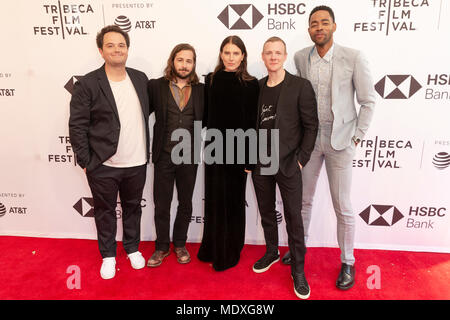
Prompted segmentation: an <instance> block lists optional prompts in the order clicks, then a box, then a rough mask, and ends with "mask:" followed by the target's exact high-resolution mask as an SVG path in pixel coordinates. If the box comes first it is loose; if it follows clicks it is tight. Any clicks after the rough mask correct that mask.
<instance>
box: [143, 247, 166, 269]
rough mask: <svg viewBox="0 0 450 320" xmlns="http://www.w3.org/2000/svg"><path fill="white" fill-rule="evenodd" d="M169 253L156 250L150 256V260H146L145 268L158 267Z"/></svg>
mask: <svg viewBox="0 0 450 320" xmlns="http://www.w3.org/2000/svg"><path fill="white" fill-rule="evenodd" d="M169 253H170V251H166V252H164V251H161V250H156V251H155V252H153V254H152V256H151V257H150V259H148V262H147V267H158V266H160V265H161V263H162V262H163V260H164V258H165V257H167V256H168V255H169Z"/></svg>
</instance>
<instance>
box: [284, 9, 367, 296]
mask: <svg viewBox="0 0 450 320" xmlns="http://www.w3.org/2000/svg"><path fill="white" fill-rule="evenodd" d="M335 31H336V21H335V18H334V13H333V10H332V9H331V8H329V7H327V6H319V7H316V8H314V9H313V10H312V11H311V13H310V16H309V28H308V32H309V35H310V37H311V40H312V41H313V42H314V44H315V45H314V46H312V47H308V48H305V49H302V50H300V51H298V52H297V53H296V54H295V57H294V61H295V65H296V67H297V70H298V72H299V75H300V76H301V77H304V78H306V79H308V80H309V81H311V83H312V85H313V88H314V91H315V93H316V97H317V107H318V110H317V111H318V116H319V133H318V136H317V140H316V145H315V147H314V151H313V152H312V154H311V159H310V161H309V162H308V164H307V165H306V166H305V167H304V168H303V171H302V176H303V205H302V216H303V223H304V228H305V238H307V237H308V227H309V224H310V220H311V212H312V202H313V197H314V193H315V190H316V185H317V180H318V178H319V175H320V171H321V168H322V165H323V163H324V162H325V168H326V171H327V177H328V184H329V189H330V193H331V198H332V201H333V207H334V211H335V213H336V218H337V240H338V244H339V247H340V249H341V271H340V274H339V276H338V279H337V281H336V286H337V287H338V288H339V289H341V290H347V289H350V288H351V287H352V286H353V285H354V283H355V268H354V263H355V257H354V255H353V247H354V237H355V217H354V214H353V209H352V204H351V201H350V189H351V182H352V160H353V156H354V154H355V148H356V146H357V145H358V143H359V142H360V141H361V139H363V138H364V135H365V134H366V132H367V130H368V129H369V125H370V122H371V119H372V115H373V111H374V107H375V91H374V86H373V82H372V77H371V75H370V70H369V66H368V62H367V60H366V59H365V57H364V55H363V54H362V53H361V52H360V51H358V50H355V49H351V48H347V47H343V46H340V45H338V44H337V43H334V41H333V33H334V32H335ZM355 96H356V101H357V102H358V104H359V108H358V109H359V112H358V111H357V108H356V105H355ZM289 260H290V259H289V255H287V256H285V257H284V258H283V262H287V263H288V262H289Z"/></svg>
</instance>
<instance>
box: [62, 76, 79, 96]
mask: <svg viewBox="0 0 450 320" xmlns="http://www.w3.org/2000/svg"><path fill="white" fill-rule="evenodd" d="M81 78H83V76H72V77H71V78H70V79H69V81H67V83H66V84H65V85H64V89H66V90H67V91H68V92H69V93H70V94H72V93H73V86H74V85H75V83H76V82H77V81H78V80H80V79H81Z"/></svg>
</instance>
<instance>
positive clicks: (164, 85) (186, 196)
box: [147, 43, 204, 267]
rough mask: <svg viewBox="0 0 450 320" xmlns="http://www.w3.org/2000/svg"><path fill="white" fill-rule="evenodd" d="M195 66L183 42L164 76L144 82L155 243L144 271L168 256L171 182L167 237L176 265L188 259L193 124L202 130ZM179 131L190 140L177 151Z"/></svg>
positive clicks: (196, 144)
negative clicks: (173, 208) (151, 120)
mask: <svg viewBox="0 0 450 320" xmlns="http://www.w3.org/2000/svg"><path fill="white" fill-rule="evenodd" d="M195 65H196V53H195V49H194V48H193V47H192V46H191V45H189V44H187V43H182V44H179V45H177V46H175V48H173V50H172V52H171V54H170V57H169V59H168V61H167V67H166V69H165V75H164V76H163V77H161V78H159V79H152V80H150V81H149V83H148V91H149V96H150V113H152V112H153V111H154V112H155V119H156V122H155V125H154V127H153V132H154V134H153V146H152V162H153V163H154V165H155V176H154V187H153V198H154V203H155V228H156V242H155V251H154V253H153V254H152V256H151V257H150V259H149V260H148V263H147V266H149V267H157V266H159V265H161V263H162V262H163V260H164V258H165V257H166V256H168V255H169V253H170V250H169V249H170V234H169V232H170V205H171V203H172V196H173V186H174V183H175V184H176V187H177V193H178V209H177V215H176V218H175V223H174V226H173V236H172V240H173V244H174V251H175V253H176V255H177V260H178V262H179V263H182V264H185V263H188V262H190V261H191V258H190V255H189V252H188V251H187V250H186V246H185V245H186V240H187V232H188V228H189V224H190V221H191V216H192V195H193V193H194V186H195V180H196V177H197V163H198V159H199V157H200V154H199V153H200V142H201V141H198V139H196V140H194V136H196V137H198V138H200V139H201V136H200V135H198V134H197V135H195V134H194V121H198V122H196V124H197V127H196V128H197V129H200V130H201V120H202V118H203V104H204V102H203V100H204V98H203V96H204V85H203V84H202V83H199V80H198V76H197V74H196V72H195ZM198 126H199V127H198ZM180 129H181V130H180ZM180 132H184V133H186V134H187V135H184V139H189V141H182V142H181V143H180V145H184V146H187V147H186V148H184V149H182V150H181V152H180V150H179V148H178V146H179V145H178V146H177V144H178V142H177V141H173V140H176V139H174V137H175V136H176V135H177V134H178V133H180ZM181 136H183V135H181ZM180 153H181V154H180Z"/></svg>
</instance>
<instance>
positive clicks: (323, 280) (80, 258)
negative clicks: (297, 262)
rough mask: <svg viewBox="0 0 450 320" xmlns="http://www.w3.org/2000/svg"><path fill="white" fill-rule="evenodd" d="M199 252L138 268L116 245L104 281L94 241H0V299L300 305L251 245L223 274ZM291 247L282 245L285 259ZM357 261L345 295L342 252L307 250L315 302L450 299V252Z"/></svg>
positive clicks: (282, 274) (359, 256)
mask: <svg viewBox="0 0 450 320" xmlns="http://www.w3.org/2000/svg"><path fill="white" fill-rule="evenodd" d="M198 247H199V244H188V246H187V248H188V250H189V252H190V253H191V256H192V262H191V263H189V264H187V265H180V264H178V263H177V261H176V257H175V254H174V253H173V252H172V253H171V254H170V255H169V256H168V257H167V258H166V259H165V261H164V263H163V264H162V265H161V266H160V267H158V268H147V267H145V268H144V269H141V270H134V269H132V268H131V266H130V263H129V261H128V260H127V257H126V254H125V252H124V250H123V247H122V244H121V243H119V245H118V253H117V254H118V255H117V268H118V270H117V272H116V277H115V278H114V279H112V280H103V279H101V278H100V274H99V270H100V266H101V258H100V255H99V252H98V247H97V241H93V240H73V239H45V238H26V237H9V236H1V237H0V252H1V255H0V284H1V285H0V299H1V300H11V299H18V300H22V299H30V300H34V299H50V300H55V299H56V300H59V299H67V300H72V299H81V300H85V299H95V300H96V299H106V300H109V299H122V300H123V299H124V300H127V299H159V300H166V299H167V300H197V299H199V300H268V299H270V300H297V297H296V296H295V294H294V292H293V289H292V280H291V277H290V271H289V267H288V266H284V265H282V264H281V263H276V264H274V265H273V266H272V268H271V269H270V270H269V271H267V272H265V273H263V274H256V273H254V272H253V271H252V265H253V263H254V262H255V261H256V260H257V259H259V258H260V257H261V256H262V255H263V254H264V250H265V248H264V246H254V245H246V246H245V248H244V250H243V251H242V254H241V261H240V263H239V264H238V265H237V266H236V267H234V268H232V269H230V270H227V271H223V272H216V271H214V270H213V269H212V267H211V266H210V265H209V264H208V263H203V262H200V261H198V259H197V258H196V253H197V250H198ZM153 249H154V242H142V243H141V246H140V251H141V252H142V253H143V255H144V257H145V258H146V259H148V258H149V256H150V255H151V253H152V252H153ZM286 250H287V248H286V247H284V248H280V251H281V254H282V255H283V254H284V253H285V252H286ZM355 257H356V261H357V265H356V269H357V272H356V284H355V286H354V287H353V288H352V289H350V290H348V291H345V292H344V291H340V290H338V289H336V287H335V284H334V283H335V281H336V277H337V275H338V273H339V268H340V262H339V250H338V249H337V248H308V253H307V257H306V266H305V272H306V276H307V279H308V282H309V285H310V287H311V297H310V300H316V299H317V300H322V299H338V300H347V299H356V300H363V299H364V300H365V299H368V300H374V299H375V300H387V299H389V300H410V299H417V300H430V299H433V300H435V299H436V300H437V299H439V300H441V299H443V300H448V299H450V254H439V253H418V252H402V251H383V250H355ZM371 265H377V266H378V267H379V268H380V271H381V282H380V283H381V288H380V289H372V290H371V289H369V288H368V286H367V280H368V278H369V277H370V276H371V275H372V273H367V269H368V267H369V266H371ZM70 266H78V267H79V270H80V284H81V288H80V289H68V287H67V282H68V279H69V278H70V277H72V278H71V279H73V278H74V276H73V272H71V273H67V270H68V268H69V267H70ZM69 282H70V281H69ZM70 283H74V282H70Z"/></svg>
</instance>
